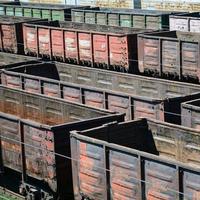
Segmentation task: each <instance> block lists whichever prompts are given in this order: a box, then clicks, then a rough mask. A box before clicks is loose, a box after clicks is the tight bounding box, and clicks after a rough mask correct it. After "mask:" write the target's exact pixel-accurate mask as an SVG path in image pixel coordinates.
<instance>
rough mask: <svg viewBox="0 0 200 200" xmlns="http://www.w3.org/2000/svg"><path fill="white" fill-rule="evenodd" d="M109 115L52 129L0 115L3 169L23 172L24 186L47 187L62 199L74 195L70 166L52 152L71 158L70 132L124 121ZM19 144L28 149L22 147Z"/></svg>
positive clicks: (53, 126)
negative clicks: (33, 180) (32, 179)
mask: <svg viewBox="0 0 200 200" xmlns="http://www.w3.org/2000/svg"><path fill="white" fill-rule="evenodd" d="M106 114H107V113H104V114H103V113H102V114H101V116H98V115H96V116H97V117H96V118H94V116H92V115H91V118H90V119H88V120H86V119H84V120H82V121H79V120H76V121H77V122H73V123H68V122H66V123H64V124H62V123H59V125H56V126H55V124H52V126H49V125H47V124H41V123H36V122H34V121H31V120H25V119H22V118H18V117H17V116H14V115H8V114H5V113H2V112H0V119H1V120H0V134H1V141H0V142H1V148H0V152H1V153H2V156H3V157H2V158H3V166H4V167H8V168H11V169H13V170H17V171H20V172H21V173H22V174H23V177H22V181H23V183H29V185H32V186H34V187H36V188H37V187H43V184H48V185H49V187H50V188H51V192H56V193H57V195H58V196H60V197H61V196H62V195H65V194H66V193H68V194H70V195H72V188H71V185H72V180H71V167H70V165H71V162H70V160H66V159H64V158H60V157H57V156H56V155H55V154H54V153H53V152H56V153H61V154H62V155H64V156H70V146H69V143H70V142H69V131H70V130H74V129H78V130H83V129H87V128H92V127H94V126H95V125H96V126H99V125H102V124H104V123H107V122H112V121H119V122H121V121H124V116H123V115H120V114H110V115H109V114H107V116H106ZM20 142H24V143H25V145H22V146H21V144H20ZM22 147H23V148H22ZM63 147H65V148H63ZM60 163H62V165H60ZM28 177H31V178H35V179H37V180H41V182H40V185H37V183H36V182H31V180H30V179H29V178H28ZM41 183H42V184H41ZM62 198H63V199H65V197H64V196H62Z"/></svg>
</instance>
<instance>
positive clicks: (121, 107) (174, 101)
mask: <svg viewBox="0 0 200 200" xmlns="http://www.w3.org/2000/svg"><path fill="white" fill-rule="evenodd" d="M46 66H47V67H48V69H49V76H51V77H53V74H52V75H51V73H50V71H53V72H54V73H55V71H54V70H52V69H51V67H52V66H51V65H49V63H46V64H44V63H43V64H35V65H24V66H22V67H16V68H13V69H10V71H5V70H3V71H2V73H1V80H2V84H3V85H4V86H7V87H9V88H16V89H20V90H21V89H23V90H26V91H28V92H31V93H39V94H44V95H46V96H51V97H57V98H62V99H66V100H70V101H72V102H79V103H81V104H85V105H89V106H92V107H94V108H104V109H108V110H111V111H114V112H120V113H125V114H126V120H131V119H137V118H139V117H150V118H153V119H159V120H161V121H167V122H172V123H178V124H179V123H180V116H179V114H180V110H179V107H180V103H181V102H184V101H187V100H192V99H195V98H199V97H200V95H198V94H197V95H196V94H195V95H191V94H190V95H179V96H177V97H175V96H174V97H171V98H167V97H165V98H162V97H161V98H160V97H159V96H156V97H155V98H154V97H152V98H151V97H146V96H145V95H142V94H141V93H140V96H139V95H129V94H124V93H121V92H120V93H119V92H113V91H110V90H107V89H98V88H95V87H91V86H85V85H80V84H71V83H69V82H62V81H57V80H52V79H47V78H42V77H39V76H45V74H43V73H42V71H44V70H43V69H46ZM54 67H55V66H54ZM37 69H40V71H41V74H37V76H35V75H36V74H35V73H36V72H37ZM12 70H13V71H15V72H12ZM17 71H20V72H24V73H18V72H17ZM25 73H27V74H25ZM60 74H61V73H60ZM54 76H55V75H54ZM85 78H86V77H85ZM27 80H28V81H27ZM88 80H89V79H88ZM143 84H144V83H143ZM167 112H169V113H167ZM170 112H173V113H176V114H178V115H177V116H176V117H175V116H172V115H170ZM31 115H32V114H31ZM170 116H171V117H170Z"/></svg>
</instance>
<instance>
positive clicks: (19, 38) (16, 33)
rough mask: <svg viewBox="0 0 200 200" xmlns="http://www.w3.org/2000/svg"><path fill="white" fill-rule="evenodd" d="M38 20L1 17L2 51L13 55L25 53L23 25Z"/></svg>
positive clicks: (0, 42) (0, 40)
mask: <svg viewBox="0 0 200 200" xmlns="http://www.w3.org/2000/svg"><path fill="white" fill-rule="evenodd" d="M36 20H38V19H34V18H33V19H30V18H26V17H25V18H20V17H12V16H0V31H1V34H0V50H1V51H4V52H11V53H21V54H23V52H24V47H23V32H22V24H23V23H24V22H30V21H32V22H33V21H36Z"/></svg>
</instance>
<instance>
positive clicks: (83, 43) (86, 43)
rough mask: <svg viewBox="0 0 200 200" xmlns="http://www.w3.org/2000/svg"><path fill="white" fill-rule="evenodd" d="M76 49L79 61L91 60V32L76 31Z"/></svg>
mask: <svg viewBox="0 0 200 200" xmlns="http://www.w3.org/2000/svg"><path fill="white" fill-rule="evenodd" d="M77 34H78V44H79V45H78V49H79V56H80V61H83V62H84V61H87V62H92V63H93V61H92V57H93V55H92V54H93V46H92V34H91V33H84V32H78V33H77Z"/></svg>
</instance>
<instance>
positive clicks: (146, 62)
mask: <svg viewBox="0 0 200 200" xmlns="http://www.w3.org/2000/svg"><path fill="white" fill-rule="evenodd" d="M159 48H160V47H159V40H157V39H147V38H142V37H138V62H139V71H140V72H142V73H143V72H147V73H160V58H159V56H160V51H159Z"/></svg>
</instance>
